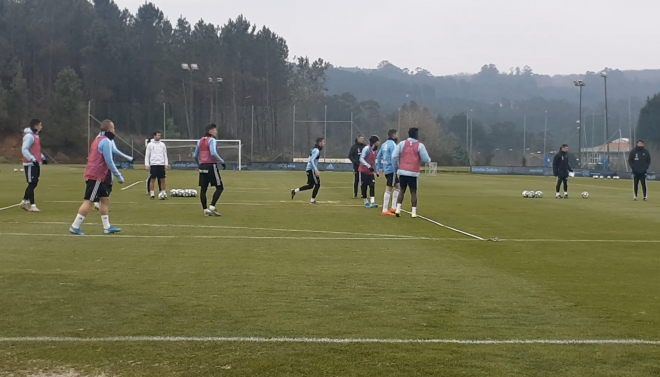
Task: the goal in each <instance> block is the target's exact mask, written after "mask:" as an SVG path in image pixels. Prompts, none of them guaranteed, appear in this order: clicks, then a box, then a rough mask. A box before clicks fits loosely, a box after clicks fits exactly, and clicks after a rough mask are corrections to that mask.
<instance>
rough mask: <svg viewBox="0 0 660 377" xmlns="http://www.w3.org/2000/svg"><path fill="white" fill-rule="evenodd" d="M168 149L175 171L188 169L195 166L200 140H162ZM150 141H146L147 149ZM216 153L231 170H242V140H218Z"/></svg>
mask: <svg viewBox="0 0 660 377" xmlns="http://www.w3.org/2000/svg"><path fill="white" fill-rule="evenodd" d="M160 141H161V142H162V143H165V146H166V147H167V158H168V160H169V163H170V166H172V168H173V169H188V168H192V167H193V166H195V168H196V165H195V148H197V142H198V141H199V140H193V139H160ZM147 144H149V139H145V141H144V146H145V148H146V147H147ZM216 151H217V152H218V155H219V156H220V157H221V158H222V159H223V160H225V164H227V167H228V168H229V169H231V168H232V166H234V167H235V169H236V170H242V165H243V158H242V152H243V143H241V141H240V140H216Z"/></svg>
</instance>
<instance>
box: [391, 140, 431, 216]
mask: <svg viewBox="0 0 660 377" xmlns="http://www.w3.org/2000/svg"><path fill="white" fill-rule="evenodd" d="M418 137H419V130H418V129H417V128H411V129H409V130H408V139H407V140H404V141H402V142H400V143H399V145H397V146H396V149H395V150H394V153H393V154H392V165H393V166H394V170H395V171H396V172H397V173H398V174H399V179H400V180H401V192H400V193H399V200H397V203H396V212H395V214H396V217H399V216H401V203H403V199H404V196H405V194H406V189H408V188H410V200H411V203H412V217H413V218H415V217H417V187H418V184H417V181H418V180H419V171H420V168H421V166H422V163H426V164H428V163H429V162H431V157H429V154H428V152H427V151H426V147H425V146H424V144H422V143H420V142H419V141H418V140H417V139H418Z"/></svg>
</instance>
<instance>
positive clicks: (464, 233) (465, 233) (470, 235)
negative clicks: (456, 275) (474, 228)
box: [401, 209, 495, 241]
mask: <svg viewBox="0 0 660 377" xmlns="http://www.w3.org/2000/svg"><path fill="white" fill-rule="evenodd" d="M401 212H405V213H407V214H409V215H412V213H411V212H408V211H406V210H403V209H402V210H401ZM417 217H419V218H420V219H422V220H426V221H428V222H430V223H433V224H435V225H439V226H441V227H443V228H445V229H449V230H451V231H453V232H456V233H460V234H462V235H464V236H468V237H471V238H474V239H477V240H479V241H486V239H485V238H481V237H479V236H475V235H474V234H471V233H468V232H464V231H462V230H460V229H456V228H452V227H450V226H447V225H445V224H441V223H439V222H437V221H435V220H431V219H429V218H428V217H424V216H420V215H417ZM493 240H495V239H493Z"/></svg>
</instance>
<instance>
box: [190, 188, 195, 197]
mask: <svg viewBox="0 0 660 377" xmlns="http://www.w3.org/2000/svg"><path fill="white" fill-rule="evenodd" d="M190 193H191V194H192V197H193V198H196V197H197V190H190Z"/></svg>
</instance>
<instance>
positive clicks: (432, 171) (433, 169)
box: [426, 162, 438, 176]
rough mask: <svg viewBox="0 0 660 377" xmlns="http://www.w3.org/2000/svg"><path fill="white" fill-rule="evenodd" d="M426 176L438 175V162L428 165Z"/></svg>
mask: <svg viewBox="0 0 660 377" xmlns="http://www.w3.org/2000/svg"><path fill="white" fill-rule="evenodd" d="M426 174H428V175H432V176H435V175H437V174H438V163H437V162H429V163H428V164H426Z"/></svg>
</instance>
